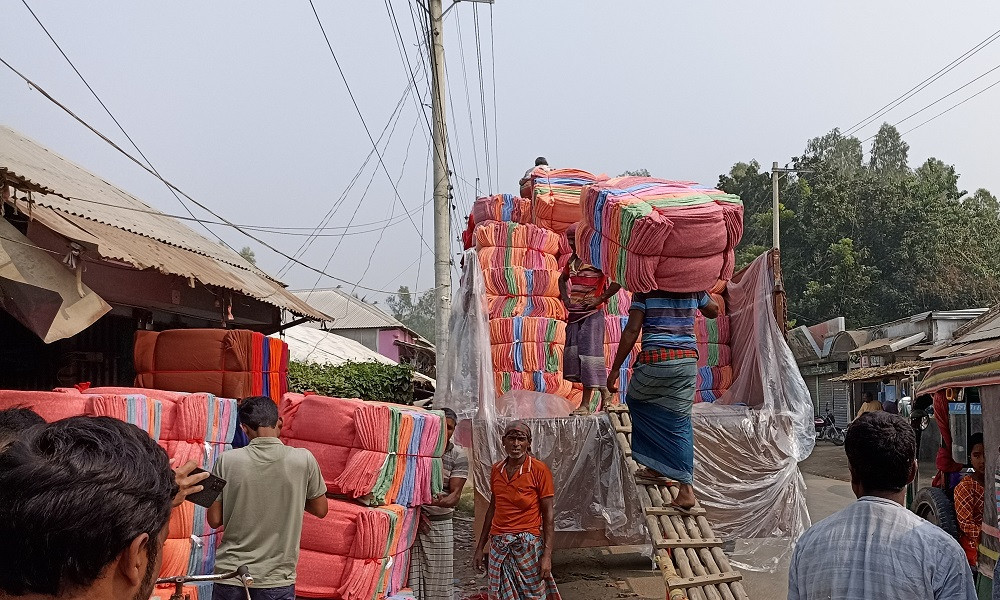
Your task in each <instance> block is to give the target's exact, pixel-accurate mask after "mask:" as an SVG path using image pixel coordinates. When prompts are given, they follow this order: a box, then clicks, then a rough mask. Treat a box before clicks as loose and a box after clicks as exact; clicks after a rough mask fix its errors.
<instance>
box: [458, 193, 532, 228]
mask: <svg viewBox="0 0 1000 600" xmlns="http://www.w3.org/2000/svg"><path fill="white" fill-rule="evenodd" d="M471 216H472V222H473V223H474V224H475V225H479V224H481V223H485V222H486V221H507V222H510V223H530V222H531V200H528V199H527V198H518V197H517V196H513V195H511V194H497V195H496V196H486V197H485V198H476V201H475V202H474V203H473V204H472V215H471Z"/></svg>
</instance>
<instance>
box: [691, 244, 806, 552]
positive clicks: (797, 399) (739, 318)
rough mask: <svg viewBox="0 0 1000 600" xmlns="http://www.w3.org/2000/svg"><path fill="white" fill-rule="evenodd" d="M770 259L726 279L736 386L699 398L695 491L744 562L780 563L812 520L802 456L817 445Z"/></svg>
mask: <svg viewBox="0 0 1000 600" xmlns="http://www.w3.org/2000/svg"><path fill="white" fill-rule="evenodd" d="M772 269H773V267H772V264H771V261H770V257H769V255H768V254H764V255H761V256H759V257H758V258H757V259H756V260H755V261H754V262H753V263H751V264H750V266H748V267H747V268H746V269H744V270H743V271H741V272H740V273H738V274H737V275H736V276H735V277H734V278H733V281H731V282H730V283H729V285H728V287H727V294H726V303H727V306H728V307H729V310H728V314H729V319H730V324H731V327H732V338H731V342H730V344H731V346H732V349H733V369H734V373H735V375H734V378H733V384H732V387H730V388H729V390H727V391H726V392H725V394H723V395H722V397H721V398H720V399H719V400H717V401H716V402H715V403H699V404H696V405H695V407H694V413H693V425H694V456H695V480H694V484H695V490H696V493H697V496H698V500H699V502H700V503H701V505H702V506H703V507H704V508H705V510H706V511H707V513H708V515H707V517H708V521H709V523H711V525H712V528H713V529H714V531H715V533H716V534H717V535H718V536H719V537H720V538H722V539H726V540H733V541H735V542H736V549H735V553H734V554H733V555H732V556H731V560H732V561H733V562H734V563H736V564H737V565H738V566H739V567H740V568H743V569H750V570H767V571H772V572H773V571H774V570H775V569H776V568H777V567H778V566H779V564H781V562H782V561H785V560H787V559H788V558H789V556H790V553H791V550H792V545H793V544H794V542H795V540H797V539H798V537H799V535H801V534H802V532H803V531H805V530H806V529H807V528H808V527H809V526H810V524H811V522H810V520H809V512H808V510H807V509H806V494H805V491H806V486H805V481H803V479H802V474H801V472H800V471H799V467H798V463H799V461H802V460H805V459H806V458H807V457H808V456H809V454H811V453H812V450H813V446H814V445H815V433H814V431H815V426H814V423H813V404H812V399H811V398H810V395H809V389H808V388H807V387H806V383H805V381H803V380H802V376H801V375H800V374H799V370H798V367H797V366H796V364H795V358H794V357H793V356H792V352H791V350H790V349H789V347H788V345H787V343H786V342H785V338H784V335H783V334H782V331H781V329H780V328H779V327H778V324H777V323H776V322H775V320H774V298H773V296H772V291H773V288H774V274H773V270H772Z"/></svg>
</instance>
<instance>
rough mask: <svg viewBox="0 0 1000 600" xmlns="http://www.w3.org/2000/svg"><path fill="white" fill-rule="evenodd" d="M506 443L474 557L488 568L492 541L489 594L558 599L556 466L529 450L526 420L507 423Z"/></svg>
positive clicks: (502, 598) (508, 599)
mask: <svg viewBox="0 0 1000 600" xmlns="http://www.w3.org/2000/svg"><path fill="white" fill-rule="evenodd" d="M503 449H504V452H505V453H506V454H507V458H506V459H504V460H502V461H500V462H498V463H497V464H495V465H493V470H492V471H491V472H490V488H491V489H492V490H493V495H492V498H490V508H489V509H488V510H487V511H486V520H485V521H484V522H483V529H482V531H480V532H479V545H478V546H477V547H476V554H475V557H474V558H473V562H474V564H475V567H476V568H477V569H478V570H480V571H483V570H487V565H486V562H487V558H486V546H487V545H489V547H490V550H489V559H488V561H489V567H488V571H489V584H490V588H489V596H490V599H491V600H559V598H560V596H559V590H558V589H557V588H556V582H555V579H553V578H552V545H553V542H554V540H553V537H554V536H555V521H554V518H555V517H554V515H555V513H554V510H553V507H552V501H553V498H554V496H555V491H554V489H553V483H552V471H550V470H549V468H548V467H547V466H546V465H545V463H543V462H542V461H540V460H538V459H537V458H535V457H533V456H531V454H530V450H531V430H530V429H529V428H528V426H527V424H525V423H524V422H523V421H513V422H511V423H509V424H508V425H507V427H505V428H504V432H503Z"/></svg>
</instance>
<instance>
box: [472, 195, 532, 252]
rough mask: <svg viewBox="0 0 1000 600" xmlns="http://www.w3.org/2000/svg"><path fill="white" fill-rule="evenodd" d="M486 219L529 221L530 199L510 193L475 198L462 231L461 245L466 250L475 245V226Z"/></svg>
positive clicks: (513, 221)
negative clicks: (466, 223)
mask: <svg viewBox="0 0 1000 600" xmlns="http://www.w3.org/2000/svg"><path fill="white" fill-rule="evenodd" d="M487 221H508V222H511V223H530V222H531V200H528V199H527V198H518V197H517V196H514V195H511V194H497V195H496V196H484V197H482V198H476V201H475V202H474V203H473V204H472V212H471V213H469V219H468V225H467V227H466V228H465V231H463V232H462V245H463V247H464V248H465V249H466V250H469V249H470V248H472V247H473V246H475V245H476V240H475V231H476V226H477V225H481V224H483V223H485V222H487Z"/></svg>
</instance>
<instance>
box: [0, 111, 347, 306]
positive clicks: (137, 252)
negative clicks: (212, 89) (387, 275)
mask: <svg viewBox="0 0 1000 600" xmlns="http://www.w3.org/2000/svg"><path fill="white" fill-rule="evenodd" d="M0 175H2V176H4V177H5V178H7V179H8V180H11V183H17V184H18V185H19V186H24V187H27V188H28V189H31V190H33V192H32V194H31V200H32V202H31V204H30V206H29V204H28V203H27V202H22V201H20V200H19V201H18V202H17V204H18V208H19V209H21V210H22V211H23V212H25V213H26V214H30V215H31V216H32V217H33V218H36V219H38V220H39V221H40V222H42V224H43V225H45V226H46V227H48V228H50V229H52V230H53V231H56V232H58V233H60V234H61V235H64V236H66V237H69V238H71V239H74V240H77V241H79V242H81V243H84V244H87V245H89V246H91V247H94V248H96V249H97V251H98V253H99V254H100V255H101V256H102V257H103V258H108V259H114V260H120V261H123V262H127V263H129V264H131V265H133V266H135V267H136V268H138V269H149V268H153V269H156V270H158V271H160V272H161V273H167V274H172V275H179V276H181V277H186V278H194V279H196V280H198V281H201V282H202V283H204V284H206V285H213V286H217V287H221V288H225V289H229V290H233V291H236V292H240V293H242V294H245V295H247V296H250V297H253V298H257V299H258V300H261V301H262V302H266V303H268V304H271V305H273V306H277V307H279V308H285V309H287V310H290V311H291V312H293V313H295V314H297V315H301V316H306V317H311V318H315V319H320V320H323V319H328V317H327V316H326V315H325V314H323V313H322V312H321V311H317V310H315V309H314V308H312V307H311V306H309V305H308V304H307V303H306V302H303V301H302V300H300V299H299V298H297V297H295V296H294V295H292V294H291V293H289V292H288V291H287V290H285V289H284V285H283V284H282V283H281V282H279V281H278V280H277V279H274V278H273V277H271V276H270V275H268V274H267V273H265V272H264V271H262V270H260V269H258V268H256V267H255V266H253V265H251V264H250V263H248V262H247V261H246V260H244V259H243V258H242V257H241V256H240V255H239V254H237V253H236V252H233V251H232V250H231V249H229V248H226V247H224V246H222V245H220V244H217V243H215V242H212V241H211V240H209V239H208V238H205V237H204V236H202V235H200V234H198V233H197V232H195V231H194V230H193V229H191V228H190V227H188V226H187V225H185V224H184V223H182V222H180V221H178V220H177V219H174V218H172V217H169V216H167V215H164V214H163V213H161V212H159V211H157V210H155V209H154V208H152V207H150V206H149V205H148V204H146V203H144V202H142V201H141V200H139V199H138V198H136V197H135V196H132V195H131V194H129V193H128V192H125V191H124V190H122V189H120V188H118V187H116V186H114V185H112V184H111V183H108V182H107V181H105V180H103V179H101V178H100V177H98V176H97V175H94V174H93V173H91V172H89V171H87V170H86V169H84V168H83V167H81V166H79V165H77V164H75V163H73V162H71V161H69V160H67V159H66V158H63V157H62V156H60V155H58V154H56V153H55V152H52V151H51V150H49V149H47V148H45V147H43V146H41V145H40V144H38V143H36V142H34V141H33V140H31V139H29V138H27V137H24V136H23V135H21V134H19V133H17V132H16V131H13V130H11V129H9V128H7V127H4V126H2V125H0Z"/></svg>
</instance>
